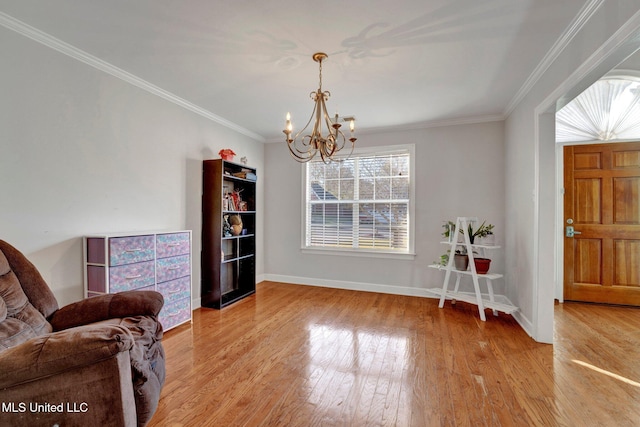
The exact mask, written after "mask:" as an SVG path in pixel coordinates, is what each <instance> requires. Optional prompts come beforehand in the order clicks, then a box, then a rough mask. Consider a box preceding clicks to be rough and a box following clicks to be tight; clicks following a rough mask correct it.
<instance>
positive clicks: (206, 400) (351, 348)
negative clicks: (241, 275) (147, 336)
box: [150, 282, 640, 426]
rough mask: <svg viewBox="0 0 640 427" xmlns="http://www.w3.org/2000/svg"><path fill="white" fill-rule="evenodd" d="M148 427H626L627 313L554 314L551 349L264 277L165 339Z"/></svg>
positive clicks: (392, 303) (638, 352)
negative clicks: (163, 374)
mask: <svg viewBox="0 0 640 427" xmlns="http://www.w3.org/2000/svg"><path fill="white" fill-rule="evenodd" d="M164 346H165V350H166V353H167V382H166V384H165V387H164V389H163V390H162V396H161V399H160V403H159V407H158V410H157V412H156V415H155V416H154V418H153V419H152V421H151V423H150V426H458V425H460V426H462V425H464V426H577V425H581V426H582V425H584V426H587V425H588V426H592V425H593V426H596V425H597V426H636V425H638V423H639V422H640V404H638V402H639V401H640V387H639V386H640V384H639V383H640V363H638V360H640V310H638V309H634V308H623V307H602V306H595V305H582V304H564V305H558V306H556V343H555V345H554V346H551V345H544V344H538V343H536V342H534V341H533V340H532V339H531V338H530V337H528V336H527V335H526V333H525V332H524V331H523V330H522V329H521V328H520V326H519V325H518V324H517V323H516V322H515V321H514V320H513V318H511V316H508V315H504V314H501V315H500V316H499V317H494V316H492V315H491V314H490V311H487V322H481V321H480V320H479V318H478V313H477V309H476V307H475V306H471V305H467V304H464V303H458V304H456V305H455V306H451V305H450V304H447V305H446V307H445V308H444V309H439V308H438V306H437V300H433V299H427V298H418V297H403V296H396V295H386V294H377V293H368V292H354V291H345V290H336V289H328V288H319V287H309V286H298V285H289V284H282V283H273V282H263V283H261V284H259V285H258V290H257V293H256V295H255V296H252V297H250V298H247V299H245V300H243V301H241V302H238V303H236V304H234V305H232V306H230V307H228V308H225V309H223V310H221V311H218V310H210V309H200V310H197V311H195V312H194V321H193V324H192V325H185V326H181V327H179V328H177V329H174V330H171V331H169V332H167V333H166V335H165V339H164Z"/></svg>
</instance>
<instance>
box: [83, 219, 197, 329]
mask: <svg viewBox="0 0 640 427" xmlns="http://www.w3.org/2000/svg"><path fill="white" fill-rule="evenodd" d="M83 241H84V284H85V298H90V297H93V296H96V295H101V294H109V293H117V292H123V291H129V290H155V291H158V292H160V293H161V294H162V295H163V297H164V306H163V308H162V311H160V315H159V316H158V317H159V320H160V323H161V324H162V326H163V328H164V329H165V330H169V329H171V328H173V327H175V326H178V325H180V324H182V323H185V322H188V321H191V231H190V230H183V231H171V232H159V233H147V234H133V233H118V234H99V235H91V236H85V237H84V239H83Z"/></svg>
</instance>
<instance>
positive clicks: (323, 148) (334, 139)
mask: <svg viewBox="0 0 640 427" xmlns="http://www.w3.org/2000/svg"><path fill="white" fill-rule="evenodd" d="M327 57H328V55H327V54H326V53H322V52H318V53H315V54H314V55H313V60H314V61H316V62H317V63H318V64H319V69H320V84H319V87H318V90H317V91H316V92H311V94H310V97H311V99H312V100H313V102H315V106H314V107H313V112H312V113H311V118H309V121H308V122H307V124H306V125H305V126H304V128H302V130H301V131H300V132H298V133H297V134H295V136H294V137H293V138H292V137H291V134H292V133H293V125H292V124H291V114H289V113H287V117H286V123H285V128H284V130H283V132H284V134H285V135H286V138H285V141H286V142H287V147H289V153H290V154H291V156H292V157H293V158H294V159H295V160H297V161H298V162H308V161H309V160H311V159H313V158H314V157H315V156H316V154H318V153H320V158H321V159H322V161H323V162H325V163H330V162H331V161H339V160H338V159H337V157H334V156H336V155H337V154H338V153H339V152H340V151H341V150H342V149H343V148H344V146H345V144H346V142H347V138H346V137H345V135H344V133H343V132H342V131H341V130H340V127H341V126H342V125H341V124H340V123H339V121H340V117H339V116H338V113H336V115H335V117H334V119H333V120H332V119H331V118H330V117H329V114H328V113H327V106H326V104H325V101H327V100H328V99H329V97H330V96H331V93H330V92H329V91H324V92H323V91H322V61H324V60H325V59H327ZM314 118H315V121H314V123H313V128H312V131H311V133H310V134H306V135H303V136H302V137H301V138H298V137H300V136H301V135H302V134H303V133H304V131H305V130H306V129H307V128H308V127H309V124H311V122H312V121H313V120H314ZM342 121H343V122H349V128H350V131H351V137H350V138H348V140H349V141H350V142H351V152H350V153H349V155H348V156H347V158H348V157H349V156H351V153H353V148H354V146H355V142H356V140H357V138H356V137H355V136H354V135H355V118H354V117H343V118H342ZM323 122H324V124H325V126H326V128H327V134H326V135H323V134H322V127H323Z"/></svg>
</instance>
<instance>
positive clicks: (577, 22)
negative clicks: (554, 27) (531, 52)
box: [504, 0, 605, 117]
mask: <svg viewBox="0 0 640 427" xmlns="http://www.w3.org/2000/svg"><path fill="white" fill-rule="evenodd" d="M604 2H605V0H590V1H588V2H587V3H586V4H585V5H584V6H583V7H582V9H581V10H580V12H579V13H578V15H577V16H576V17H575V18H574V19H573V21H572V22H571V24H570V25H569V26H568V27H567V29H565V31H564V32H563V33H562V34H561V35H560V37H559V38H558V40H556V42H555V43H554V44H553V46H552V47H551V49H549V51H548V52H547V54H546V55H545V56H544V58H542V61H540V63H539V64H538V66H537V67H536V68H535V69H534V70H533V72H532V73H531V74H530V75H529V77H528V78H527V80H525V82H524V84H523V85H522V87H521V88H520V90H519V91H518V92H517V93H516V95H515V96H514V97H513V99H512V100H511V102H509V104H508V105H507V108H506V109H505V111H504V116H505V117H508V116H509V115H510V114H511V113H512V112H513V110H515V108H516V107H517V106H518V104H519V103H520V102H521V101H522V100H523V99H524V97H525V96H526V95H527V94H528V93H529V92H530V91H531V89H533V86H534V85H535V84H536V83H537V82H538V80H540V78H541V77H542V75H543V74H544V73H545V72H546V71H547V70H548V69H549V67H550V66H551V64H552V63H553V61H555V60H556V59H557V58H558V56H560V53H562V51H563V50H564V49H565V48H566V47H567V46H568V45H569V43H570V42H571V40H572V39H573V38H574V37H575V35H576V34H577V33H578V32H579V31H580V30H581V29H582V27H584V25H585V24H586V23H587V22H588V21H589V19H591V17H592V16H593V14H594V13H595V12H596V11H597V10H598V9H599V8H600V6H602V4H603V3H604Z"/></svg>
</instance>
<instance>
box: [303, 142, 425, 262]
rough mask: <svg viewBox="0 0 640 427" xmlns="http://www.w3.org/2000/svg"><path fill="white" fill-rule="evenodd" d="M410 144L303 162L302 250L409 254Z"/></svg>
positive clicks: (411, 244) (411, 248)
mask: <svg viewBox="0 0 640 427" xmlns="http://www.w3.org/2000/svg"><path fill="white" fill-rule="evenodd" d="M413 151H414V150H413V146H402V148H399V147H393V149H391V148H390V147H385V148H380V147H378V148H377V150H376V151H370V150H368V151H365V150H362V149H361V150H358V151H357V152H354V153H353V154H352V155H351V157H350V158H349V159H347V160H344V161H342V162H331V163H329V164H325V163H323V162H322V161H321V160H318V161H311V162H308V163H306V164H305V165H304V167H305V172H306V173H305V178H306V179H305V181H306V185H305V189H306V191H305V192H306V197H305V205H306V206H305V210H304V211H305V218H304V227H305V230H304V238H305V241H304V242H303V246H304V248H305V249H324V250H327V249H331V250H342V251H351V252H358V253H361V252H373V253H399V254H412V252H413V236H412V226H411V218H412V212H411V210H412V206H413V205H412V198H413V181H412V179H411V171H412V169H413V168H412V158H413Z"/></svg>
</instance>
